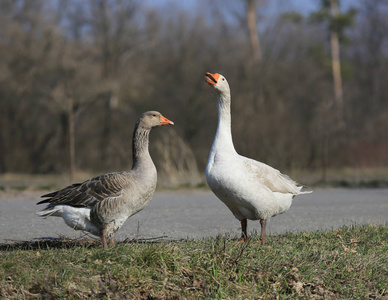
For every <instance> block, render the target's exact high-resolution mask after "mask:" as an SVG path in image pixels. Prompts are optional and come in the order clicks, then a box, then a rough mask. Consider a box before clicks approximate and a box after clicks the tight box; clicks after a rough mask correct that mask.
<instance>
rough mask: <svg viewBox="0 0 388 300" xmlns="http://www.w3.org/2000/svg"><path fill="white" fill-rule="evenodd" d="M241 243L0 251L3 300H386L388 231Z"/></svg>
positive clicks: (68, 244) (40, 246)
mask: <svg viewBox="0 0 388 300" xmlns="http://www.w3.org/2000/svg"><path fill="white" fill-rule="evenodd" d="M258 242H259V241H258V238H257V237H254V238H252V239H251V240H249V242H247V243H244V244H241V243H238V242H237V240H236V239H233V238H230V237H228V236H219V237H216V238H209V239H202V240H188V241H167V242H166V241H160V242H153V243H151V242H143V243H142V242H140V241H131V242H121V243H118V245H117V246H116V247H113V248H109V249H108V250H105V251H104V250H102V249H101V248H100V245H99V242H97V241H88V240H70V241H69V240H52V241H43V242H25V243H20V244H13V245H0V250H1V251H0V298H19V297H22V298H34V297H37V298H42V297H43V298H61V297H64V298H72V299H84V298H106V299H109V298H111V299H116V298H138V299H161V298H166V299H171V298H175V299H180V298H191V299H196V298H200V299H202V298H216V299H225V298H229V299H230V298H233V299H235V298H239V299H258V298H263V299H333V298H339V299H369V298H372V299H375V298H378V299H382V298H383V299H386V298H388V291H387V287H388V227H387V226H371V225H365V226H353V227H343V228H341V229H339V230H333V231H330V232H316V233H298V234H291V233H288V234H284V235H277V236H270V237H268V240H267V244H266V245H264V246H260V245H259V243H258Z"/></svg>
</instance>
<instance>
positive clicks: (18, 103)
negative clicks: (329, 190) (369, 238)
mask: <svg viewBox="0 0 388 300" xmlns="http://www.w3.org/2000/svg"><path fill="white" fill-rule="evenodd" d="M161 2H162V3H165V5H163V4H160V5H155V3H159V1H140V0H98V1H94V0H90V1H89V0H88V1H79V0H57V1H46V0H18V1H15V0H3V1H0V57H1V60H0V173H29V174H39V173H40V174H41V173H44V174H54V173H59V174H62V173H63V172H67V173H69V172H70V170H73V171H74V170H76V169H77V170H79V171H81V172H90V173H104V172H108V171H112V170H123V169H127V168H129V167H130V166H131V157H130V149H131V148H130V139H131V134H132V130H133V125H134V123H135V121H136V119H137V118H138V116H139V115H140V114H141V113H142V112H144V111H146V110H150V109H155V110H159V111H161V112H162V113H163V114H164V115H165V116H166V117H168V118H170V119H172V120H173V121H175V124H176V126H174V127H169V128H163V130H162V129H160V130H157V132H153V133H152V134H151V140H152V141H151V147H152V149H151V150H152V155H153V157H154V160H155V163H156V164H157V167H158V170H159V171H160V175H161V177H160V180H161V181H162V180H164V181H168V182H167V183H172V184H183V183H194V184H196V183H198V182H200V181H201V178H199V174H202V171H203V170H204V168H205V165H206V161H207V155H208V153H209V150H210V147H211V143H212V140H213V137H214V133H215V128H216V120H217V112H216V107H215V103H214V93H213V92H212V89H211V87H209V86H207V85H206V84H205V82H204V73H205V72H206V71H210V72H220V73H222V74H223V75H225V76H226V78H227V79H228V81H229V82H230V84H231V87H232V113H233V134H234V141H235V146H236V149H237V150H238V151H239V152H240V153H242V154H244V155H246V156H248V157H252V158H256V159H258V160H260V161H263V162H266V163H268V164H270V165H273V166H274V167H276V168H278V169H281V170H283V171H286V170H288V171H289V170H295V169H296V170H300V169H305V170H309V171H311V170H317V169H321V168H328V169H330V168H332V169H338V168H344V167H353V168H361V169H362V168H371V167H377V166H378V167H386V166H387V165H388V155H387V153H388V140H387V138H386V132H387V131H388V122H387V119H388V115H387V113H388V106H387V105H388V102H387V99H388V86H387V84H386V82H387V81H388V54H387V51H386V49H387V47H386V45H387V42H388V19H387V18H386V16H387V12H388V5H387V2H386V1H385V0H358V1H345V0H344V1H338V3H339V14H338V15H337V17H333V16H330V10H328V5H329V2H330V3H331V2H333V1H317V2H314V3H315V4H316V5H312V4H310V5H309V7H310V10H308V9H306V5H300V4H299V2H300V1H289V0H273V1H264V0H225V1H217V0H199V1H191V2H195V3H196V4H195V5H193V4H191V6H189V7H185V6H184V5H181V6H179V5H176V4H174V3H175V2H174V1H161ZM178 2H179V3H183V2H184V3H186V1H176V3H178ZM312 2H313V1H312ZM151 3H154V5H151ZM249 3H256V9H255V10H254V12H255V13H256V21H255V22H256V24H254V25H256V26H253V27H254V28H253V30H254V31H256V32H254V33H255V34H256V35H255V34H254V35H253V36H256V37H257V38H258V41H259V42H260V49H261V52H260V60H258V58H256V59H253V57H252V49H251V41H250V34H249V30H248V26H247V24H248V23H247V20H248V16H247V13H246V11H247V6H246V5H247V4H249ZM349 4H351V6H350V5H349ZM187 5H189V4H187ZM334 33H335V34H337V36H338V37H339V43H340V51H341V53H340V54H341V56H340V57H341V61H340V65H341V76H342V77H341V78H342V82H343V104H341V107H339V106H338V103H336V100H335V99H334V89H333V76H332V56H331V50H330V49H331V42H330V41H331V39H330V36H331V35H332V34H334ZM338 113H340V115H341V116H342V118H341V120H338ZM70 141H74V144H71V142H70ZM72 145H73V146H74V147H73V146H72ZM70 150H73V152H72V151H70ZM69 153H72V154H71V157H72V159H71V160H70V159H69V156H70V154H69ZM70 161H71V162H72V163H70ZM288 171H287V172H288ZM165 174H168V176H165ZM323 175H325V174H323ZM323 177H324V176H323Z"/></svg>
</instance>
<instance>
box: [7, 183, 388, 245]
mask: <svg viewBox="0 0 388 300" xmlns="http://www.w3.org/2000/svg"><path fill="white" fill-rule="evenodd" d="M39 196H40V193H37V192H21V193H16V192H13V193H11V194H10V193H4V192H1V194H0V243H6V242H12V241H27V240H33V239H35V240H36V239H45V238H58V237H60V236H68V237H80V236H81V235H83V234H82V233H81V232H80V231H75V230H72V229H71V228H69V227H68V226H67V225H66V224H65V223H64V222H63V220H62V219H61V218H56V217H50V218H47V219H43V218H40V217H38V216H36V215H35V212H36V211H37V210H40V209H43V208H44V205H39V206H37V205H35V204H36V202H38V201H39ZM365 223H370V224H388V189H323V190H315V191H314V192H313V193H312V194H307V195H301V196H298V197H296V198H295V199H294V201H293V204H292V206H291V208H290V210H289V211H288V212H286V213H285V214H282V215H279V216H276V217H274V218H272V219H271V221H270V222H268V227H267V232H268V234H270V235H273V234H278V233H284V232H299V231H317V230H329V229H332V228H338V227H341V226H342V225H352V224H365ZM259 228H260V225H259V222H258V221H248V232H249V234H250V233H252V232H257V231H259ZM225 233H227V234H231V235H240V224H239V221H238V220H237V219H235V218H234V216H233V215H232V213H231V212H230V211H229V210H228V209H227V208H226V206H225V205H224V204H223V203H222V202H221V201H220V200H218V199H217V198H216V197H215V196H214V195H213V194H212V193H211V192H199V191H189V192H165V191H162V192H156V194H155V196H154V198H153V200H152V201H151V203H150V204H149V206H147V207H146V208H145V209H144V210H143V211H141V212H139V213H138V214H137V215H135V216H132V217H131V218H130V219H128V220H127V221H126V223H125V224H124V226H123V227H122V228H121V229H120V230H119V231H118V233H117V235H116V239H117V240H123V239H126V238H130V239H131V238H136V237H138V238H158V237H165V238H167V239H181V238H202V237H208V236H216V235H218V234H225Z"/></svg>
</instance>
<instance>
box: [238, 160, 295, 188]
mask: <svg viewBox="0 0 388 300" xmlns="http://www.w3.org/2000/svg"><path fill="white" fill-rule="evenodd" d="M243 162H244V167H245V170H246V171H247V172H248V173H249V174H250V175H251V176H253V177H254V178H256V179H257V180H258V181H259V183H260V184H262V185H264V186H265V187H267V188H268V189H270V190H271V191H272V192H278V193H283V194H293V195H297V194H300V193H301V189H302V186H298V184H297V183H296V182H295V181H293V180H292V179H291V178H290V177H288V176H287V175H284V174H282V173H280V171H279V170H277V169H275V168H272V167H270V166H268V165H266V164H264V163H261V162H258V161H256V160H253V159H250V158H245V157H244V160H243Z"/></svg>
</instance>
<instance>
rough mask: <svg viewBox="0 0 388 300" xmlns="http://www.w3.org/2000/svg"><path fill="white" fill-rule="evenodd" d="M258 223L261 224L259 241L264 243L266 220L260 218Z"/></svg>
mask: <svg viewBox="0 0 388 300" xmlns="http://www.w3.org/2000/svg"><path fill="white" fill-rule="evenodd" d="M260 225H261V234H260V243H261V244H264V243H265V238H266V225H267V221H266V220H264V219H261V220H260Z"/></svg>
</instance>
